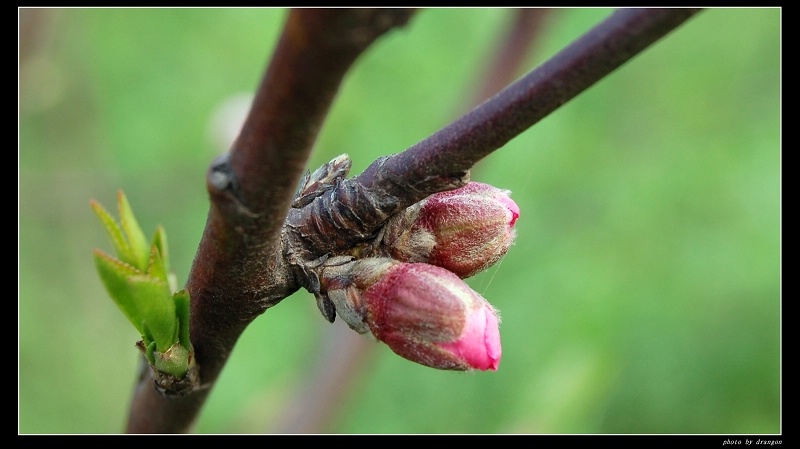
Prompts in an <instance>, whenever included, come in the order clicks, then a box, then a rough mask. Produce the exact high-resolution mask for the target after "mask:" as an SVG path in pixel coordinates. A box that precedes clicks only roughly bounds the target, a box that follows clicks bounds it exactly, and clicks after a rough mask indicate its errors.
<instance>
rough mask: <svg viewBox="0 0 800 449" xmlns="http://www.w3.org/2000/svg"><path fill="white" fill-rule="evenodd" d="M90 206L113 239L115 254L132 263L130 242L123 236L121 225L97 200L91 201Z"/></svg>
mask: <svg viewBox="0 0 800 449" xmlns="http://www.w3.org/2000/svg"><path fill="white" fill-rule="evenodd" d="M89 205H90V206H91V207H92V210H94V212H95V214H97V216H98V217H99V218H100V222H101V223H102V224H103V227H104V228H105V229H106V233H108V236H109V237H110V238H111V244H112V245H113V246H114V253H115V254H116V255H117V257H118V258H120V259H122V260H124V261H126V262H128V263H131V262H133V260H131V258H130V257H129V256H130V254H129V253H130V250H129V249H128V241H127V240H126V239H125V236H124V235H123V234H122V228H120V226H119V224H118V223H117V221H116V220H114V217H112V216H111V214H109V213H108V211H107V210H105V209H104V208H103V206H102V205H101V204H100V203H98V202H97V201H95V200H91V201H90V202H89Z"/></svg>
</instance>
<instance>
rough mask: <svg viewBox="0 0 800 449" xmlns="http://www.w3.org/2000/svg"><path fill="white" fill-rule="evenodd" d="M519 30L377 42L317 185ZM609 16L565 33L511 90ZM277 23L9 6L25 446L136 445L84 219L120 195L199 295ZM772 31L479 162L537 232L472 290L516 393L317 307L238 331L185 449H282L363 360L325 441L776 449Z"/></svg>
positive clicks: (661, 73) (620, 93)
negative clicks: (514, 438) (230, 153)
mask: <svg viewBox="0 0 800 449" xmlns="http://www.w3.org/2000/svg"><path fill="white" fill-rule="evenodd" d="M514 12H515V11H514V10H513V9H430V10H423V11H421V12H420V13H418V15H417V16H415V17H414V18H413V19H412V21H411V22H410V23H409V25H408V26H407V27H405V28H403V29H400V30H396V31H394V32H392V33H390V34H389V35H387V36H385V37H383V38H382V39H381V40H379V41H378V42H377V43H376V44H375V45H374V46H373V47H372V48H371V49H370V50H369V51H368V52H367V53H366V54H365V55H363V57H362V58H360V59H359V60H358V61H357V64H356V66H355V67H354V69H353V70H352V72H351V73H350V74H349V76H348V77H347V79H346V82H345V84H344V86H343V87H342V89H341V91H340V94H339V96H338V98H337V100H336V103H335V105H334V107H333V109H332V111H331V114H330V118H329V120H328V122H327V123H326V125H325V127H324V128H323V130H322V132H321V136H320V140H319V141H318V144H317V146H316V148H315V152H314V155H313V159H312V161H311V164H310V165H311V168H313V167H316V166H318V165H320V164H322V163H324V162H326V161H328V160H329V159H331V158H332V157H334V156H336V155H338V154H341V153H345V152H346V153H349V154H350V156H351V157H352V159H353V170H352V173H353V174H357V173H360V172H361V171H362V170H363V169H364V168H366V167H367V166H368V165H369V163H370V162H371V161H372V160H374V159H375V158H376V157H378V156H382V155H387V154H391V153H395V152H398V151H402V150H403V149H405V148H407V147H409V146H411V145H412V144H414V143H416V142H417V141H419V140H421V139H423V138H425V137H427V136H428V135H430V134H431V133H433V132H434V131H436V130H437V129H439V128H440V127H442V126H444V125H446V124H447V123H449V122H450V121H451V120H453V119H454V118H456V117H457V116H458V115H459V114H460V113H463V112H464V108H465V107H467V106H468V103H469V101H471V98H472V95H473V94H474V93H475V92H476V90H477V87H476V86H478V85H479V84H480V80H479V78H480V75H481V74H482V73H483V72H484V71H485V70H486V69H487V67H486V66H487V65H488V64H489V63H490V61H491V56H492V55H493V54H494V53H495V52H496V45H497V42H498V41H499V39H500V37H501V36H502V34H503V33H504V32H505V30H506V29H507V28H508V27H509V26H510V23H511V20H512V17H513V14H514ZM610 12H611V10H608V9H581V8H577V9H565V10H557V11H554V12H553V13H552V14H550V15H548V17H547V21H546V22H545V23H544V24H543V25H542V29H541V31H540V34H539V35H538V37H537V38H536V39H537V40H536V42H535V44H534V46H533V47H532V49H531V50H530V55H529V56H527V57H526V62H525V63H524V64H523V65H524V66H525V67H524V68H523V69H522V70H521V71H520V72H519V73H518V74H517V75H521V74H522V73H524V72H525V71H527V70H530V69H531V68H533V67H535V66H536V65H537V64H539V63H540V62H542V61H544V60H545V59H546V58H548V57H550V56H552V55H553V54H555V53H556V52H557V51H558V50H559V49H561V48H563V47H564V46H565V45H567V44H568V43H570V42H571V41H572V40H574V39H575V38H577V37H578V36H580V35H581V34H582V33H584V32H585V31H587V30H588V29H590V28H591V27H592V26H594V25H595V24H597V23H599V22H600V21H602V20H603V19H604V18H606V17H607V16H608V15H609V14H610ZM285 17H286V11H285V10H283V9H269V8H265V9H224V8H223V9H123V8H120V9H116V8H105V9H80V8H76V9H21V10H20V11H19V26H20V42H19V50H20V52H19V56H20V59H19V149H18V157H19V166H18V174H19V196H18V199H19V205H18V206H19V210H18V212H19V215H18V218H19V240H18V250H19V273H18V274H19V284H18V285H19V290H18V306H19V314H18V324H19V333H18V342H19V346H18V350H19V351H18V352H19V366H18V368H19V394H18V402H19V428H18V430H19V432H20V433H24V434H31V433H47V434H50V433H67V434H72V433H92V434H96V433H119V432H122V431H123V429H124V426H125V422H126V419H127V411H128V405H129V401H130V397H131V391H132V388H133V385H134V381H135V377H136V372H137V364H138V357H139V354H138V352H137V350H136V349H135V348H134V343H135V342H136V340H137V339H138V338H139V336H138V335H137V334H136V331H135V330H134V328H133V326H131V325H130V324H129V323H128V322H127V321H126V320H125V318H124V317H123V315H122V313H121V312H119V311H118V310H117V309H116V306H115V305H114V304H113V303H112V301H111V300H110V298H109V297H108V295H107V294H106V292H105V291H104V289H103V286H102V284H101V283H100V281H99V278H98V277H97V275H96V273H95V268H94V265H93V260H92V255H91V254H92V253H91V251H92V249H93V248H95V247H97V248H101V249H104V250H106V251H110V250H111V246H110V243H109V241H108V238H107V236H106V235H105V233H104V231H103V228H102V227H101V225H100V223H99V222H98V220H97V218H96V217H95V216H94V214H93V213H92V211H91V210H90V208H89V200H90V199H92V198H94V199H97V200H98V201H100V202H101V203H102V204H104V205H105V206H106V207H107V208H109V209H111V210H113V209H114V208H115V194H116V192H117V190H119V189H122V190H124V191H125V193H126V194H127V196H128V198H129V200H130V201H131V203H132V206H133V209H134V211H135V212H136V214H137V216H138V218H139V221H140V223H141V224H142V227H143V228H144V229H145V232H146V233H147V234H148V235H152V232H153V231H154V229H155V227H156V226H157V225H158V224H163V225H164V226H165V227H166V230H167V233H168V235H169V238H170V250H171V258H172V261H173V267H174V269H175V272H176V274H177V276H178V279H179V282H180V283H183V282H185V280H186V277H187V275H188V272H189V270H190V267H191V263H192V258H193V256H194V254H195V251H196V249H197V245H198V242H199V240H200V236H201V233H202V231H203V227H204V224H205V219H206V215H207V212H208V199H207V194H206V190H205V172H206V168H207V167H208V164H209V162H210V161H211V160H212V159H213V158H214V157H215V156H216V155H217V154H219V152H221V151H224V150H225V149H226V146H227V144H228V142H229V139H230V132H231V129H233V130H234V132H235V129H236V125H235V124H236V123H238V122H237V118H236V117H237V113H240V112H241V111H242V108H243V107H246V104H247V98H248V95H249V94H250V93H251V92H252V91H253V89H254V88H255V87H256V85H257V83H258V81H259V79H260V77H261V75H262V73H263V71H264V69H265V67H266V64H267V61H268V59H269V56H270V54H271V52H272V49H273V48H274V45H275V43H276V40H277V37H278V36H279V33H280V31H281V27H282V23H283V20H284V19H285ZM780 28H781V10H780V9H776V8H772V9H759V8H748V9H711V10H706V11H704V12H701V13H700V14H698V15H697V16H695V17H694V18H692V19H690V20H689V21H688V22H686V23H685V24H684V25H682V26H681V27H679V28H678V29H676V30H675V31H674V32H672V33H671V34H669V35H667V36H666V37H665V38H664V39H663V40H661V41H659V42H657V43H656V44H654V45H653V46H651V47H650V48H648V49H647V50H646V51H645V52H644V53H642V54H640V55H639V56H637V57H635V58H634V59H632V60H631V61H629V62H628V63H627V64H625V65H624V66H623V67H621V68H620V69H618V70H617V71H615V72H614V73H612V74H611V75H610V76H608V77H607V78H606V79H604V80H602V81H601V82H599V83H598V84H596V85H595V86H594V87H592V88H591V89H589V90H587V91H586V92H584V93H583V94H581V95H580V96H579V97H578V98H576V99H574V100H573V101H571V102H569V103H568V104H566V105H565V106H563V107H562V108H560V109H559V110H557V111H556V112H555V113H553V114H552V115H551V116H549V117H548V118H546V119H545V120H543V121H542V122H540V123H538V124H536V125H535V126H533V127H532V128H530V129H529V130H528V131H527V132H525V133H524V134H522V135H520V136H518V137H517V138H516V139H514V140H512V141H511V142H509V143H508V144H507V145H506V146H504V147H503V148H502V149H500V150H498V151H496V152H495V153H494V154H492V155H491V156H489V157H488V158H486V159H484V160H483V161H481V162H480V163H479V165H478V166H477V167H476V169H475V171H474V173H473V179H474V180H478V181H483V182H488V183H492V184H495V185H497V186H499V187H503V188H507V189H510V190H511V191H512V192H513V193H512V197H513V198H514V199H515V200H516V201H517V203H518V204H519V205H520V208H521V210H522V216H521V218H520V219H519V221H518V238H517V242H516V245H515V246H513V247H512V248H511V250H510V251H509V253H508V255H507V256H506V257H505V259H504V260H503V261H502V262H501V263H500V264H499V265H497V266H495V267H493V268H491V269H490V270H488V271H487V272H485V273H482V274H480V275H478V276H476V277H474V278H471V279H469V283H470V285H471V286H472V287H473V288H474V289H476V290H477V291H479V292H480V293H481V294H483V295H484V296H485V297H486V298H487V299H488V300H489V301H491V302H492V303H493V304H495V305H496V307H497V308H498V309H499V310H500V312H501V314H502V317H503V322H502V326H501V333H502V338H503V351H504V352H503V360H502V363H501V365H500V369H499V371H497V372H488V373H456V372H447V371H437V370H433V369H429V368H425V367H422V366H419V365H416V364H414V363H411V362H408V361H406V360H404V359H402V358H400V357H397V356H396V355H394V354H393V353H392V352H391V351H390V350H389V349H388V348H386V347H385V346H383V345H381V344H379V343H372V342H367V343H366V344H364V343H363V342H360V341H357V342H356V343H353V340H352V339H351V338H350V335H349V334H347V335H346V336H345V337H340V338H338V337H337V338H336V339H333V338H331V336H332V335H338V336H341V335H342V333H335V332H333V333H332V331H331V329H332V328H333V329H335V327H333V326H337V325H339V324H335V325H330V324H328V323H327V322H326V321H325V320H324V319H323V318H322V317H321V316H320V315H319V313H318V311H317V309H316V305H315V303H314V300H313V297H312V296H311V295H310V294H309V293H307V292H305V291H300V292H297V293H296V294H294V295H293V296H292V297H290V298H288V299H286V300H285V301H283V302H282V303H281V304H280V305H279V306H277V307H275V308H273V309H271V310H269V311H268V312H267V313H265V314H264V315H263V316H261V317H259V318H258V319H257V320H256V321H255V322H253V324H252V325H251V326H250V327H248V329H247V330H246V332H245V333H244V335H243V336H242V339H241V340H240V342H239V344H238V345H237V346H236V348H235V350H234V352H233V354H232V356H231V358H230V361H229V363H228V365H227V366H226V368H225V370H224V371H223V373H222V375H221V378H220V381H219V383H218V384H217V386H216V387H215V389H214V390H213V392H212V394H211V396H210V398H209V401H208V402H207V404H206V406H205V407H204V409H203V411H202V414H201V416H200V418H199V420H198V422H197V425H196V428H195V429H194V432H197V433H270V432H282V431H283V430H282V429H286V427H281V426H282V425H285V423H284V424H280V423H281V422H282V420H285V418H286V416H287V415H288V413H287V411H288V410H296V409H297V407H298V398H303V397H305V400H308V399H309V397H310V398H311V402H310V405H307V407H308V410H314V409H315V408H317V406H316V405H315V402H314V400H313V399H314V394H308V393H309V392H313V391H315V390H313V389H312V387H311V386H309V379H313V378H314V377H315V376H320V374H321V377H322V378H325V377H326V376H328V373H327V372H326V367H325V365H326V363H329V362H325V360H330V359H331V358H332V359H336V357H337V356H338V355H339V354H347V352H348V348H351V347H352V345H354V344H358V345H361V346H364V347H366V348H367V349H366V350H365V351H366V352H365V353H364V354H362V356H360V357H357V358H355V359H354V360H356V362H352V363H349V362H348V363H349V368H350V369H349V370H348V371H347V374H346V375H345V376H343V377H342V376H340V377H339V378H335V377H334V378H330V379H329V380H331V384H332V385H333V386H332V387H329V388H328V391H329V392H331V391H332V392H334V393H340V394H338V395H335V396H337V399H336V400H335V401H333V403H332V405H325V407H327V408H328V409H329V410H328V413H327V414H326V415H325V416H326V418H325V419H324V420H322V422H321V423H319V424H317V427H316V428H315V429H316V430H314V431H315V432H320V433H490V434H494V433H533V434H540V433H547V434H605V433H616V434H619V433H622V434H630V433H637V434H641V433H645V434H673V433H680V434H737V433H742V434H761V433H764V434H768V433H780V432H781V431H782V427H781V422H782V421H781V416H782V415H781V397H782V395H781V276H780V275H781V263H780V256H781V251H780V248H781V246H780V237H781V232H780V231H781V228H780V212H781V201H780V199H781V140H780V124H781V115H780V93H781V89H780V81H781V78H780V73H781V72H780V63H781V51H780V47H781V39H780V31H781V30H780ZM243 105H245V106H243ZM237 111H239V112H237ZM232 123H233V125H232ZM342 357H344V356H342ZM320 407H321V406H320ZM301 410H302V406H301ZM292 416H293V415H292ZM297 419H303V418H302V413H301V417H300V418H297Z"/></svg>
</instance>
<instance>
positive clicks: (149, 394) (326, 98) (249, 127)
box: [127, 9, 413, 433]
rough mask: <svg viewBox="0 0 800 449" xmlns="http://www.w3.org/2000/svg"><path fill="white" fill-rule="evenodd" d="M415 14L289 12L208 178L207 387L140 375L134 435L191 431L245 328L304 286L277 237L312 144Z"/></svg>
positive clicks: (198, 298) (201, 307) (201, 346)
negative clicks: (354, 78) (345, 93)
mask: <svg viewBox="0 0 800 449" xmlns="http://www.w3.org/2000/svg"><path fill="white" fill-rule="evenodd" d="M412 12H413V10H408V9H399V10H398V9H298V10H291V11H290V13H289V16H288V18H287V21H286V25H285V27H284V31H283V34H282V36H281V39H280V41H279V43H278V46H277V48H276V50H275V53H274V55H273V58H272V60H271V63H270V65H269V68H268V70H267V72H266V74H265V76H264V79H263V80H262V82H261V85H260V86H259V88H258V91H257V93H256V96H255V100H254V103H253V105H252V108H251V111H250V114H249V116H248V117H247V120H246V121H245V124H244V126H243V129H242V131H241V133H240V135H239V138H238V139H237V141H236V142H235V143H234V145H233V148H232V149H231V151H230V153H229V154H228V155H225V156H223V157H221V158H220V159H218V160H217V161H215V162H214V164H212V166H211V168H210V170H209V173H208V177H207V180H208V182H207V184H208V190H209V194H210V198H211V210H210V212H209V217H208V222H207V224H206V228H205V231H204V233H203V237H202V240H201V242H200V247H199V249H198V252H197V256H196V258H195V261H194V265H193V267H192V270H191V274H190V278H189V281H188V284H187V287H188V289H189V292H190V294H191V307H192V309H191V323H190V329H191V339H192V345H193V349H194V351H195V357H196V361H197V365H198V367H199V369H200V371H199V375H200V382H201V387H200V388H198V389H196V390H194V391H192V392H190V393H188V394H186V395H184V396H180V397H169V396H168V395H167V396H165V395H162V394H161V393H159V392H157V390H156V389H155V388H153V381H152V378H151V376H150V374H149V372H145V373H143V375H142V376H141V378H140V381H139V384H138V385H137V387H136V390H135V392H134V398H133V403H132V405H131V413H130V417H129V422H128V427H127V431H128V432H130V433H177V432H185V431H187V430H188V429H189V427H190V426H191V424H192V422H193V421H194V419H195V417H196V416H197V414H198V412H199V410H200V408H201V407H202V405H203V403H204V402H205V399H206V397H207V396H208V393H209V391H210V389H211V387H212V386H213V384H214V383H215V381H216V379H217V377H218V375H219V373H220V371H221V370H222V368H223V366H224V364H225V362H226V361H227V359H228V357H229V355H230V353H231V351H232V349H233V347H234V345H235V343H236V341H237V340H238V338H239V336H240V335H241V333H242V332H243V331H244V329H245V328H246V327H247V326H248V325H249V324H250V322H252V320H253V319H255V318H256V317H257V316H258V315H260V314H261V313H263V312H264V311H265V310H266V309H267V308H269V307H271V306H273V305H275V304H277V303H278V302H279V301H280V300H282V299H283V298H285V297H287V296H288V295H290V294H291V293H293V292H294V291H296V290H297V289H298V288H299V287H298V285H297V283H296V281H295V279H294V277H293V276H292V274H291V273H290V271H289V267H288V266H287V264H286V263H285V261H284V258H283V257H282V250H281V247H280V240H279V236H280V231H281V227H282V225H283V221H284V218H285V217H286V212H287V210H288V208H289V204H290V202H291V200H292V197H293V196H294V191H295V189H296V187H297V184H298V182H299V180H300V177H301V175H302V173H303V171H304V170H305V167H306V164H307V161H308V157H309V155H310V153H311V148H312V145H313V142H314V140H315V139H316V136H317V133H318V131H319V129H320V128H321V125H322V122H323V120H324V118H325V115H326V113H327V111H328V109H329V107H330V105H331V102H332V100H333V98H334V96H335V94H336V92H337V91H338V88H339V85H340V84H341V82H342V79H343V77H344V75H345V73H346V72H347V70H348V69H349V67H350V66H351V65H352V63H353V62H354V61H355V59H356V58H357V57H358V56H359V55H360V54H361V53H362V52H363V51H364V50H365V49H366V48H367V47H368V46H369V45H370V44H371V43H372V42H374V41H375V39H377V38H378V37H380V36H381V35H382V34H384V33H385V32H387V31H389V30H390V29H392V28H394V27H396V26H401V25H404V24H405V23H406V22H407V21H408V20H409V18H410V16H411V14H412ZM168 393H169V392H168Z"/></svg>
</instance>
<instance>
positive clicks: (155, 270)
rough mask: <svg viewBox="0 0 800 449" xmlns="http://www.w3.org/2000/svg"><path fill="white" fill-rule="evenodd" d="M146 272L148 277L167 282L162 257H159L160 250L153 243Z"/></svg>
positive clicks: (165, 268)
mask: <svg viewBox="0 0 800 449" xmlns="http://www.w3.org/2000/svg"><path fill="white" fill-rule="evenodd" d="M147 274H148V276H150V277H153V278H156V279H160V280H162V281H164V282H167V283H168V284H169V282H168V280H167V267H166V266H164V259H163V258H162V257H161V252H160V251H159V250H158V248H157V247H156V246H155V245H153V247H152V248H150V262H149V263H148V264H147Z"/></svg>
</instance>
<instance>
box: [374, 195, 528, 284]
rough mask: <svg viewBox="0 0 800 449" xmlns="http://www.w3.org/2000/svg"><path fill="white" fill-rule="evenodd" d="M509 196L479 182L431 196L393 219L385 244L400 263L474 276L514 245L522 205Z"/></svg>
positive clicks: (386, 234) (464, 276)
mask: <svg viewBox="0 0 800 449" xmlns="http://www.w3.org/2000/svg"><path fill="white" fill-rule="evenodd" d="M509 194H510V192H509V191H508V190H503V189H498V188H497V187H494V186H491V185H489V184H484V183H480V182H470V183H468V184H467V185H465V186H463V187H461V188H458V189H455V190H450V191H446V192H440V193H436V194H433V195H431V196H429V197H428V198H426V199H425V200H423V201H420V202H419V203H416V204H414V205H412V206H411V207H409V208H407V209H406V210H405V211H404V212H402V213H400V214H398V215H396V216H394V217H392V219H390V220H389V222H388V223H387V225H386V233H385V236H384V244H385V245H386V247H387V248H388V250H389V253H390V254H391V255H392V257H395V258H397V259H398V260H402V261H405V262H425V263H430V264H433V265H437V266H440V267H442V268H445V269H447V270H449V271H452V272H453V273H455V274H457V275H458V276H459V277H461V278H467V277H469V276H472V275H474V274H476V273H478V272H480V271H482V270H484V269H486V268H488V267H490V266H491V265H493V264H494V263H495V262H497V261H498V260H500V258H502V257H503V256H504V255H505V254H506V252H508V248H509V247H510V246H511V244H512V243H513V242H514V238H515V237H516V230H515V229H514V224H515V223H516V221H517V218H519V206H517V204H516V203H515V202H514V201H513V200H512V199H511V197H510V196H509Z"/></svg>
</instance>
